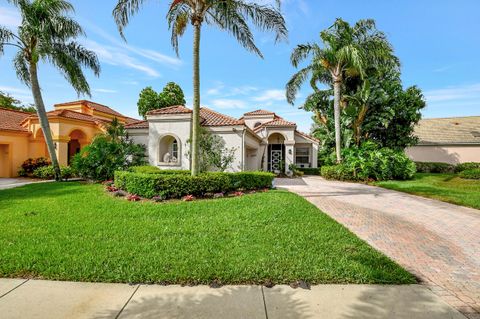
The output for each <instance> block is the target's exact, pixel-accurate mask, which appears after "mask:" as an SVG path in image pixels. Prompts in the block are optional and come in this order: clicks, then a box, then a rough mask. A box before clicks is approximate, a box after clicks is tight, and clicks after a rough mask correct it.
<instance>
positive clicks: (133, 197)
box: [127, 194, 141, 202]
mask: <svg viewBox="0 0 480 319" xmlns="http://www.w3.org/2000/svg"><path fill="white" fill-rule="evenodd" d="M140 199H141V198H140V196H138V195H135V194H130V195H128V196H127V200H128V201H129V202H138V201H139V200H140Z"/></svg>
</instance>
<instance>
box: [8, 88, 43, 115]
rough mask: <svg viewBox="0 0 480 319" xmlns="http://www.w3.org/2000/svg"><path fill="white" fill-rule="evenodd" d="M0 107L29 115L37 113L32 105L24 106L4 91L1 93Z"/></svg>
mask: <svg viewBox="0 0 480 319" xmlns="http://www.w3.org/2000/svg"><path fill="white" fill-rule="evenodd" d="M0 107H3V108H6V109H10V110H17V111H23V112H29V113H35V112H36V111H37V110H36V109H35V107H34V106H33V105H32V104H30V105H24V104H22V102H21V101H20V100H17V99H16V98H14V97H13V96H11V95H10V94H8V93H4V92H2V91H0Z"/></svg>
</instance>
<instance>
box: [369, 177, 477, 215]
mask: <svg viewBox="0 0 480 319" xmlns="http://www.w3.org/2000/svg"><path fill="white" fill-rule="evenodd" d="M375 185H377V186H381V187H385V188H389V189H394V190H397V191H401V192H406V193H410V194H415V195H420V196H424V197H429V198H434V199H438V200H441V201H444V202H449V203H453V204H457V205H463V206H468V207H473V208H478V209H480V181H476V180H465V179H461V178H459V177H456V176H455V175H454V174H416V175H415V179H413V180H411V181H386V182H376V183H375Z"/></svg>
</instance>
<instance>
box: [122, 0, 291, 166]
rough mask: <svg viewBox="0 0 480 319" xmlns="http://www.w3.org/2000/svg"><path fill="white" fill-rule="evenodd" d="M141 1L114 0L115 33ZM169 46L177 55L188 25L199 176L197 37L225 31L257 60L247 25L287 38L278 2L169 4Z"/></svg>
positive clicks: (180, 0) (186, 0)
mask: <svg viewBox="0 0 480 319" xmlns="http://www.w3.org/2000/svg"><path fill="white" fill-rule="evenodd" d="M144 2H145V0H118V3H117V5H116V7H115V9H114V10H113V16H114V18H115V22H116V23H117V26H118V28H119V32H120V34H121V35H122V37H124V35H123V29H124V28H125V27H126V26H127V25H128V23H129V20H130V17H131V16H133V15H134V14H135V13H137V12H138V10H139V9H140V7H141V5H142V4H143V3H144ZM167 21H168V26H169V29H170V30H171V31H172V35H171V42H172V46H173V48H174V49H175V52H176V53H177V55H178V38H179V37H181V36H182V35H183V34H184V32H185V30H186V28H187V26H188V23H191V24H192V26H193V119H192V121H193V125H192V143H191V147H192V152H191V154H192V158H191V160H192V175H197V174H198V172H199V166H198V160H199V158H198V156H199V155H198V154H199V152H198V147H199V146H198V145H199V135H200V133H199V128H200V34H201V28H202V26H203V24H204V23H206V24H208V25H213V26H216V27H218V28H220V29H221V30H226V31H228V32H229V33H231V34H232V35H233V37H234V38H235V39H237V41H238V42H239V43H240V44H241V45H242V46H243V47H244V48H246V49H247V50H249V51H251V52H253V53H255V54H257V55H258V56H260V57H263V56H262V53H261V52H260V50H259V49H258V48H257V46H256V45H255V42H254V38H253V34H252V32H251V30H250V27H249V25H248V22H249V21H250V22H251V23H253V25H255V26H256V27H258V28H259V29H261V30H264V31H273V32H275V34H276V38H275V40H276V41H280V40H283V39H286V38H287V34H288V32H287V28H286V25H285V20H284V18H283V16H282V14H281V13H280V0H277V7H276V8H274V7H271V6H266V5H260V4H256V3H250V2H246V1H244V0H173V1H172V3H171V5H170V8H169V10H168V13H167Z"/></svg>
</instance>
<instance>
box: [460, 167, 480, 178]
mask: <svg viewBox="0 0 480 319" xmlns="http://www.w3.org/2000/svg"><path fill="white" fill-rule="evenodd" d="M458 176H460V177H461V178H465V179H480V168H474V169H467V170H464V171H461V172H460V173H459V174H458Z"/></svg>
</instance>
